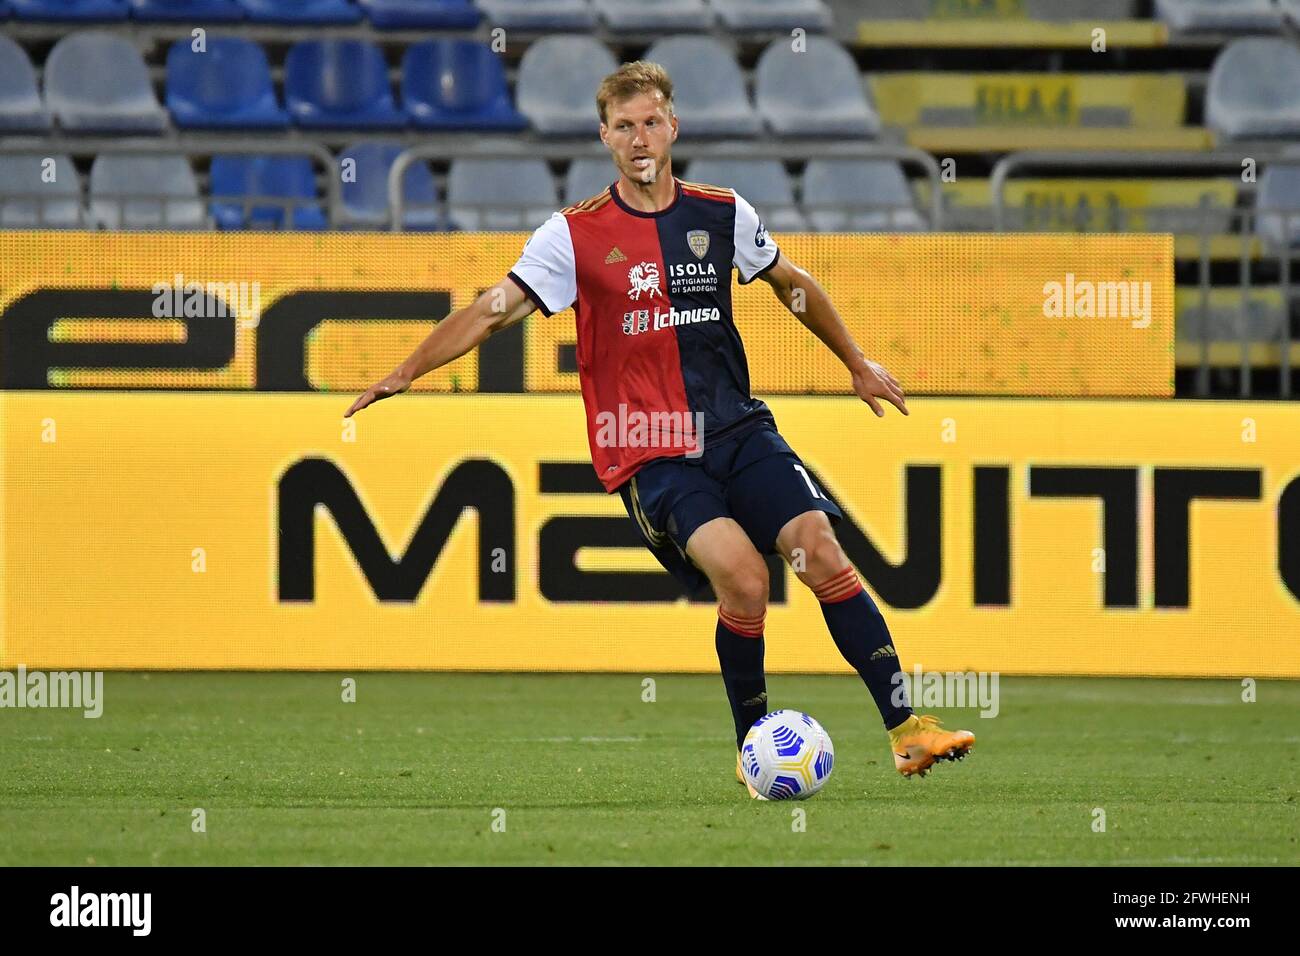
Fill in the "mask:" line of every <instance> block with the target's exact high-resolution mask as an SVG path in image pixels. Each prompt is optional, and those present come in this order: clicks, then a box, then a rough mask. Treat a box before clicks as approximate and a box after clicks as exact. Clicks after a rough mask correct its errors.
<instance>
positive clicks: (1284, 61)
mask: <svg viewBox="0 0 1300 956" xmlns="http://www.w3.org/2000/svg"><path fill="white" fill-rule="evenodd" d="M1205 125H1206V126H1208V127H1210V128H1211V129H1213V130H1215V131H1216V132H1218V133H1221V134H1223V135H1224V136H1227V137H1231V138H1234V139H1243V138H1250V137H1265V136H1278V137H1283V136H1285V137H1300V49H1296V47H1295V46H1294V45H1293V44H1292V43H1291V42H1290V41H1289V40H1284V39H1282V38H1281V37H1249V38H1247V39H1243V40H1233V41H1232V42H1231V43H1229V44H1228V45H1227V47H1225V48H1224V49H1223V51H1222V52H1221V53H1220V54H1219V55H1218V56H1217V57H1216V58H1215V60H1214V66H1213V67H1211V68H1210V79H1209V82H1208V83H1207V84H1206V88H1205Z"/></svg>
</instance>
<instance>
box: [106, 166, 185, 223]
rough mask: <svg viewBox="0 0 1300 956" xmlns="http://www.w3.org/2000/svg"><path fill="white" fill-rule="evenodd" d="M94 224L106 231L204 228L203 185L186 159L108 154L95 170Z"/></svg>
mask: <svg viewBox="0 0 1300 956" xmlns="http://www.w3.org/2000/svg"><path fill="white" fill-rule="evenodd" d="M90 219H91V222H92V223H93V224H94V225H96V226H98V227H100V228H101V229H201V228H203V227H204V226H205V225H206V224H207V218H206V215H205V213H204V209H203V202H202V200H201V199H200V198H199V184H198V181H197V180H196V179H195V178H194V170H193V169H191V168H190V163H189V160H188V159H186V158H185V157H184V156H162V155H152V154H146V155H129V154H126V153H104V154H102V155H100V156H99V157H97V158H96V159H95V163H94V165H92V166H91V167H90Z"/></svg>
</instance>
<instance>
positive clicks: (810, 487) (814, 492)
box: [794, 465, 826, 500]
mask: <svg viewBox="0 0 1300 956" xmlns="http://www.w3.org/2000/svg"><path fill="white" fill-rule="evenodd" d="M794 470H795V471H797V472H799V474H801V475H803V480H804V481H806V482H808V490H809V491H811V492H812V496H813V497H814V498H821V499H822V500H825V499H826V496H825V495H824V494H822V493H821V492H820V491H818V490H817V486H816V485H814V484H813V482H812V479H811V478H809V477H808V472H807V471H805V470H804V467H803V465H795V466H794Z"/></svg>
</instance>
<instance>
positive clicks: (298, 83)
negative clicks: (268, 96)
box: [284, 39, 406, 129]
mask: <svg viewBox="0 0 1300 956" xmlns="http://www.w3.org/2000/svg"><path fill="white" fill-rule="evenodd" d="M284 99H285V105H286V106H287V107H288V109H289V115H290V116H292V117H293V121H294V123H296V124H297V125H299V126H306V127H315V128H334V129H400V128H401V127H403V126H405V125H406V114H405V113H403V112H402V111H401V110H400V109H398V107H397V104H396V103H395V102H394V101H393V88H392V85H391V84H390V83H389V82H388V67H387V66H386V65H385V63H384V55H383V53H382V52H381V51H380V49H379V47H378V46H376V45H375V44H373V43H370V42H368V41H366V40H344V39H339V40H335V39H330V40H304V41H303V42H301V43H296V44H294V45H293V47H292V48H291V49H290V50H289V53H288V55H287V56H286V57H285V60H284Z"/></svg>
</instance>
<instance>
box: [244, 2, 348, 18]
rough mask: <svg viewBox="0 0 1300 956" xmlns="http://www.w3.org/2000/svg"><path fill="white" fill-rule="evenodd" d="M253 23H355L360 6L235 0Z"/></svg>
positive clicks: (345, 3) (337, 3)
mask: <svg viewBox="0 0 1300 956" xmlns="http://www.w3.org/2000/svg"><path fill="white" fill-rule="evenodd" d="M239 5H240V6H241V7H243V8H244V11H245V12H246V13H247V14H248V19H250V20H252V21H254V22H256V23H356V22H357V21H358V20H360V19H361V8H360V7H358V6H357V5H356V4H355V3H351V2H349V0H239Z"/></svg>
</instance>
